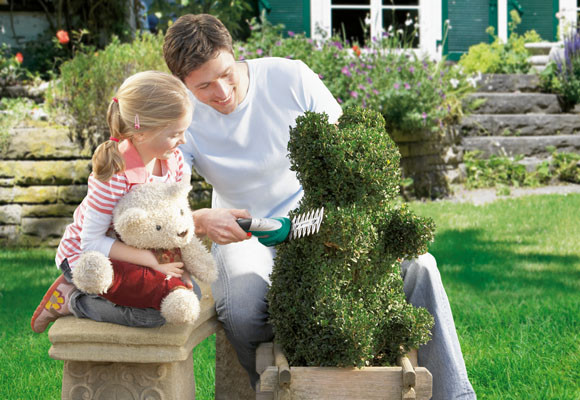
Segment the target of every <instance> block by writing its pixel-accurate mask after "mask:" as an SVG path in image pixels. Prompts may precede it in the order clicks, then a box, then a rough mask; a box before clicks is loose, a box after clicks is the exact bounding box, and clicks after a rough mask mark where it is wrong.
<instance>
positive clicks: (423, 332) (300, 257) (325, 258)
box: [268, 107, 434, 367]
mask: <svg viewBox="0 0 580 400" xmlns="http://www.w3.org/2000/svg"><path fill="white" fill-rule="evenodd" d="M288 150H289V152H290V159H291V164H292V169H293V170H294V171H296V172H297V175H298V179H299V180H300V182H301V183H302V186H303V187H304V192H305V195H304V197H303V199H302V200H301V202H300V205H299V207H298V209H296V210H295V211H294V212H292V213H291V216H292V215H295V213H301V212H306V211H308V210H312V209H315V208H318V207H324V208H325V217H324V222H323V223H322V226H321V227H320V231H319V233H318V234H316V235H312V236H309V237H307V238H303V239H300V240H294V241H291V242H288V243H284V244H282V245H280V246H278V250H277V255H276V259H275V263H274V268H273V272H272V275H271V281H272V283H271V288H270V291H269V293H268V301H269V307H270V320H271V323H272V324H273V326H274V331H275V337H276V341H277V342H278V343H280V344H281V345H282V346H283V348H284V350H285V352H286V355H287V356H288V360H289V362H290V363H291V364H292V365H305V366H358V367H362V366H365V365H389V364H393V363H394V362H395V360H396V357H397V356H398V355H400V354H402V353H403V352H404V351H408V350H409V349H410V348H413V347H418V346H419V345H421V344H424V343H426V342H427V341H428V340H429V337H430V329H431V327H432V325H433V318H432V317H431V315H430V314H429V313H428V312H427V310H425V309H423V308H415V307H414V306H412V305H410V304H408V303H407V301H406V299H405V294H404V292H403V280H402V278H401V276H400V259H401V258H403V257H413V256H417V255H419V254H422V253H424V252H425V251H426V250H427V243H428V242H429V241H431V240H432V239H433V230H434V224H433V221H432V220H430V219H426V218H420V217H417V216H415V215H413V213H412V212H411V211H409V210H408V209H407V207H406V206H405V205H404V204H403V205H398V204H397V201H396V200H397V196H398V190H399V184H400V169H399V160H400V155H399V152H398V150H397V147H396V145H395V143H394V142H393V141H392V140H391V139H390V137H389V135H388V134H387V133H386V132H385V121H384V119H383V117H382V116H381V115H380V114H379V113H378V112H376V111H373V110H370V109H362V108H360V107H355V108H346V109H345V110H344V113H343V115H342V117H341V118H340V119H339V122H338V124H337V125H334V124H330V123H328V116H327V115H326V114H317V113H312V112H306V114H305V115H303V116H301V117H298V118H297V119H296V127H295V128H292V129H291V130H290V141H289V144H288Z"/></svg>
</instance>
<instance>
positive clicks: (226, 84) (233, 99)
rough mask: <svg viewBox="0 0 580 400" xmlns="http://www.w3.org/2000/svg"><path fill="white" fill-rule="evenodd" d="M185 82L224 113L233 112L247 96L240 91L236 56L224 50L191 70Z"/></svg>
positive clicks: (195, 92)
mask: <svg viewBox="0 0 580 400" xmlns="http://www.w3.org/2000/svg"><path fill="white" fill-rule="evenodd" d="M184 83H185V86H187V88H188V89H189V90H191V92H192V93H193V94H194V96H195V97H196V98H197V99H198V100H199V101H201V102H202V103H204V104H207V105H208V106H210V107H213V108H214V109H215V110H216V111H219V112H220V113H222V114H229V113H231V112H233V111H234V110H235V109H236V107H237V106H238V104H239V103H240V102H241V101H242V100H243V99H244V96H245V93H239V85H240V74H239V72H238V68H237V65H236V62H235V60H234V56H233V55H232V54H230V53H229V52H227V51H224V50H220V51H219V52H218V56H217V57H215V58H212V59H211V60H209V61H207V62H206V63H205V64H202V66H201V67H199V68H198V69H196V70H194V71H191V72H190V73H189V75H187V77H186V78H185V80H184Z"/></svg>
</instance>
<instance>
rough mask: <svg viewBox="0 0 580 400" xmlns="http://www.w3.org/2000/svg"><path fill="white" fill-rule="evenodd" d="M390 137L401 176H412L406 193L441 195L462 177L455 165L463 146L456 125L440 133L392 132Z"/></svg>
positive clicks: (435, 196)
mask: <svg viewBox="0 0 580 400" xmlns="http://www.w3.org/2000/svg"><path fill="white" fill-rule="evenodd" d="M391 137H392V138H393V140H394V141H395V143H396V144H397V146H398V147H399V151H400V153H401V168H402V172H403V176H404V177H405V178H412V179H413V186H412V188H411V192H412V193H410V195H412V196H414V197H420V198H440V197H445V196H447V195H448V194H449V191H450V188H449V184H450V183H456V182H457V181H459V180H461V179H462V173H461V171H460V169H459V165H460V164H461V163H462V162H463V149H462V148H461V146H460V143H461V138H460V137H459V134H458V131H457V129H456V127H453V126H452V127H449V128H447V130H446V132H445V133H444V134H439V133H434V132H428V131H418V132H413V133H399V132H394V133H392V134H391Z"/></svg>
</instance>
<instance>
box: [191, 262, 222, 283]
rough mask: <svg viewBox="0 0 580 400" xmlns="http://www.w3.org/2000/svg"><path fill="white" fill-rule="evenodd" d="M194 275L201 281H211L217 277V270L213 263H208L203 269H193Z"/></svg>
mask: <svg viewBox="0 0 580 400" xmlns="http://www.w3.org/2000/svg"><path fill="white" fill-rule="evenodd" d="M194 275H195V276H196V278H198V279H199V280H200V281H202V282H206V283H212V282H215V281H216V280H217V278H218V272H217V268H216V267H215V265H213V264H212V265H208V266H207V268H205V269H198V270H196V271H195V273H194Z"/></svg>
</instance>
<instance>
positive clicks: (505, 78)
mask: <svg viewBox="0 0 580 400" xmlns="http://www.w3.org/2000/svg"><path fill="white" fill-rule="evenodd" d="M535 91H540V78H539V77H538V75H536V74H528V75H524V74H484V75H483V76H482V79H481V80H480V81H479V83H478V92H535Z"/></svg>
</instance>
